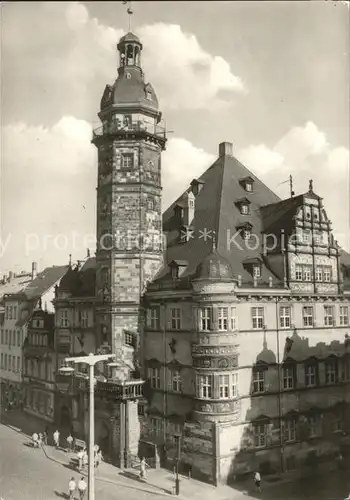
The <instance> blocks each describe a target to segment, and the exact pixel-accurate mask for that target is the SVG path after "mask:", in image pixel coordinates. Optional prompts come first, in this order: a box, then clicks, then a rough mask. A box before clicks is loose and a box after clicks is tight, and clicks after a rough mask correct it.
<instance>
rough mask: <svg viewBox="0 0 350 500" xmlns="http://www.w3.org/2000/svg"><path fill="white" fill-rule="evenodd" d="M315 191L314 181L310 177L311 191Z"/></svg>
mask: <svg viewBox="0 0 350 500" xmlns="http://www.w3.org/2000/svg"><path fill="white" fill-rule="evenodd" d="M313 191H314V183H313V180H312V179H310V180H309V193H313Z"/></svg>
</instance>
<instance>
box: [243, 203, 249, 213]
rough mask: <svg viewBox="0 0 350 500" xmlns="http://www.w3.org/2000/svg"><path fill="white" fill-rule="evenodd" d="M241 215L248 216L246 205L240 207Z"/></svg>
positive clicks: (247, 206)
mask: <svg viewBox="0 0 350 500" xmlns="http://www.w3.org/2000/svg"><path fill="white" fill-rule="evenodd" d="M241 214H242V215H248V214H249V205H247V204H246V203H243V204H242V205H241Z"/></svg>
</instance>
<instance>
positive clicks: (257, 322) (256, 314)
mask: <svg viewBox="0 0 350 500" xmlns="http://www.w3.org/2000/svg"><path fill="white" fill-rule="evenodd" d="M252 326H253V328H254V329H255V330H261V329H262V328H263V327H264V308H263V307H252Z"/></svg>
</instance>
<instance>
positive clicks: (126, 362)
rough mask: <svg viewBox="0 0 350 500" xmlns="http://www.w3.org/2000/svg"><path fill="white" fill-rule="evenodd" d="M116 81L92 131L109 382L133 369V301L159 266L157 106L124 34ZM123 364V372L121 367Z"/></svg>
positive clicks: (130, 38) (101, 336)
mask: <svg viewBox="0 0 350 500" xmlns="http://www.w3.org/2000/svg"><path fill="white" fill-rule="evenodd" d="M117 48H118V51H119V68H118V77H117V79H116V80H115V82H114V84H113V85H107V86H106V88H105V91H104V93H103V96H102V100H101V107H100V112H99V113H98V116H99V118H100V120H101V123H102V125H101V126H100V127H99V128H98V129H96V130H94V133H93V140H92V142H93V144H95V146H96V148H97V153H98V184H97V248H96V263H97V272H96V297H97V306H96V327H97V332H96V334H97V339H96V341H97V345H98V346H99V347H101V346H102V347H103V346H105V347H106V350H111V351H112V353H116V354H117V362H118V365H119V368H118V373H117V377H118V378H121V379H124V380H125V379H127V378H129V377H130V375H131V372H133V371H134V370H136V369H137V367H136V366H135V364H133V360H135V356H133V354H132V353H131V351H132V350H131V349H130V347H131V346H133V347H134V349H136V350H137V349H138V345H139V337H138V332H139V330H140V321H141V319H140V318H141V314H140V303H141V296H142V294H143V291H144V289H145V286H146V284H147V282H148V281H149V280H152V278H153V277H154V275H155V274H156V273H157V271H158V269H159V268H160V266H161V264H162V255H163V253H162V213H161V152H162V150H164V148H165V143H166V136H165V128H164V127H162V124H161V123H162V122H161V113H160V111H159V109H158V100H157V96H156V94H155V92H154V89H153V87H152V85H151V84H150V83H146V82H145V75H144V72H143V69H142V64H141V55H142V44H141V42H140V40H139V38H138V37H137V36H135V35H134V34H133V33H131V32H129V33H127V34H126V35H125V36H123V37H122V38H121V39H120V41H119V43H118V45H117ZM123 366H124V369H123V368H121V367H123Z"/></svg>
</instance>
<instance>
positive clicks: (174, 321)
mask: <svg viewBox="0 0 350 500" xmlns="http://www.w3.org/2000/svg"><path fill="white" fill-rule="evenodd" d="M171 328H172V330H181V309H180V308H179V307H172V308H171Z"/></svg>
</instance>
